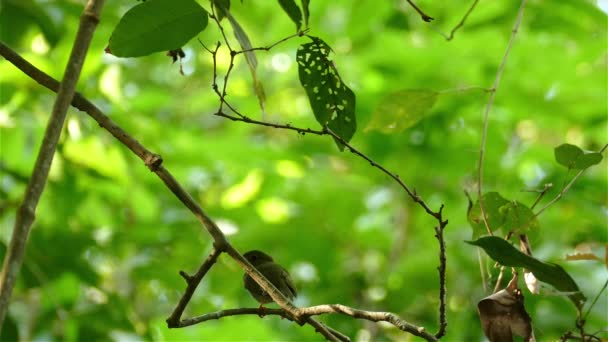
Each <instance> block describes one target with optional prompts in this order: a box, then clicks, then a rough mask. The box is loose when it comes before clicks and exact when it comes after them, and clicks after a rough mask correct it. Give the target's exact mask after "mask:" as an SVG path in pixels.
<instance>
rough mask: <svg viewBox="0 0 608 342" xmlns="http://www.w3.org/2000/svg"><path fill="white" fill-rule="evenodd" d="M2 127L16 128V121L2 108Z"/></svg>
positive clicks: (0, 116) (0, 111) (0, 122)
mask: <svg viewBox="0 0 608 342" xmlns="http://www.w3.org/2000/svg"><path fill="white" fill-rule="evenodd" d="M0 127H6V128H11V127H15V120H13V118H11V116H10V115H9V114H8V110H5V109H1V108H0Z"/></svg>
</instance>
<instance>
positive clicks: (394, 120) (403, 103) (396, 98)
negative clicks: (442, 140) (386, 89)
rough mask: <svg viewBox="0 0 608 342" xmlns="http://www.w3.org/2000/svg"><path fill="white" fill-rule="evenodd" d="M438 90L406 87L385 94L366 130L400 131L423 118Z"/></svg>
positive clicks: (435, 98) (388, 132)
mask: <svg viewBox="0 0 608 342" xmlns="http://www.w3.org/2000/svg"><path fill="white" fill-rule="evenodd" d="M438 95H439V93H438V92H436V91H434V90H428V89H405V90H400V91H396V92H394V93H391V94H389V95H387V96H385V97H384V98H383V99H382V100H381V101H380V103H379V104H378V105H377V106H376V108H375V110H374V112H373V114H372V118H371V120H370V122H369V124H368V125H367V127H366V128H365V131H366V132H368V131H379V132H381V133H385V134H390V133H399V132H402V131H403V130H405V129H407V128H409V127H412V126H414V125H415V124H417V123H418V122H419V121H420V120H422V119H423V118H424V117H425V116H426V115H427V114H428V112H429V111H430V110H431V108H433V106H434V105H435V102H436V101H437V96H438Z"/></svg>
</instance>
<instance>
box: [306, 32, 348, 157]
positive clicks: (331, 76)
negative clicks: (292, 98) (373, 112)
mask: <svg viewBox="0 0 608 342" xmlns="http://www.w3.org/2000/svg"><path fill="white" fill-rule="evenodd" d="M309 38H310V39H312V42H311V43H306V44H302V45H301V46H300V48H299V49H298V53H297V55H296V59H297V61H298V74H299V77H300V83H301V84H302V87H304V89H305V90H306V95H308V100H309V101H310V106H311V107H312V111H313V113H314V115H315V118H316V119H317V122H319V124H321V126H325V125H327V127H329V128H330V129H331V130H332V131H334V132H335V133H336V134H337V135H339V136H340V137H341V138H342V139H344V140H345V141H347V142H348V141H350V139H351V138H352V137H353V135H354V134H355V130H356V129H357V121H356V117H355V94H354V93H353V91H352V90H350V88H349V87H348V86H346V84H344V81H343V80H342V78H340V75H339V74H338V70H337V69H336V66H335V65H334V63H333V61H332V60H331V59H329V54H330V53H331V48H330V47H329V45H327V44H326V43H325V42H324V41H323V40H321V39H319V38H317V37H310V36H309ZM336 144H337V145H338V148H340V150H343V149H344V146H343V145H342V144H341V143H340V142H339V141H337V140H336Z"/></svg>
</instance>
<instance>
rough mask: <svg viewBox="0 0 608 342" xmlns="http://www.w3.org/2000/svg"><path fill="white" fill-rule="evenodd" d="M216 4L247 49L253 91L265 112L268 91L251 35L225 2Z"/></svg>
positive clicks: (237, 38)
mask: <svg viewBox="0 0 608 342" xmlns="http://www.w3.org/2000/svg"><path fill="white" fill-rule="evenodd" d="M216 6H217V8H218V12H221V13H223V15H224V16H225V17H226V18H228V21H229V22H230V25H231V26H232V30H233V31H234V37H235V38H236V40H237V41H238V42H239V45H240V46H241V49H243V50H245V53H244V54H245V61H247V65H248V66H249V72H250V73H251V80H252V84H253V91H254V92H255V95H256V97H257V98H258V103H259V104H260V108H261V109H262V112H264V107H265V106H264V104H265V102H266V93H265V92H264V87H263V85H262V82H260V81H259V80H258V76H257V68H258V59H257V57H256V56H255V52H254V51H251V49H253V46H252V45H251V41H250V40H249V36H248V35H247V33H246V32H245V30H244V29H243V27H242V26H241V25H240V24H239V22H238V21H237V20H236V18H235V17H234V16H233V15H232V14H231V13H230V11H229V10H228V8H226V7H224V6H223V4H221V3H220V2H216Z"/></svg>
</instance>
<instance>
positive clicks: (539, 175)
mask: <svg viewBox="0 0 608 342" xmlns="http://www.w3.org/2000/svg"><path fill="white" fill-rule="evenodd" d="M546 176H547V173H546V172H545V171H544V170H543V169H542V168H541V167H540V166H539V165H538V164H537V163H535V162H524V163H522V164H521V166H520V167H519V178H521V179H522V180H523V181H524V183H525V184H526V186H528V187H535V186H537V185H539V184H540V182H541V181H542V180H543V179H544V178H545V177H546Z"/></svg>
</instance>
